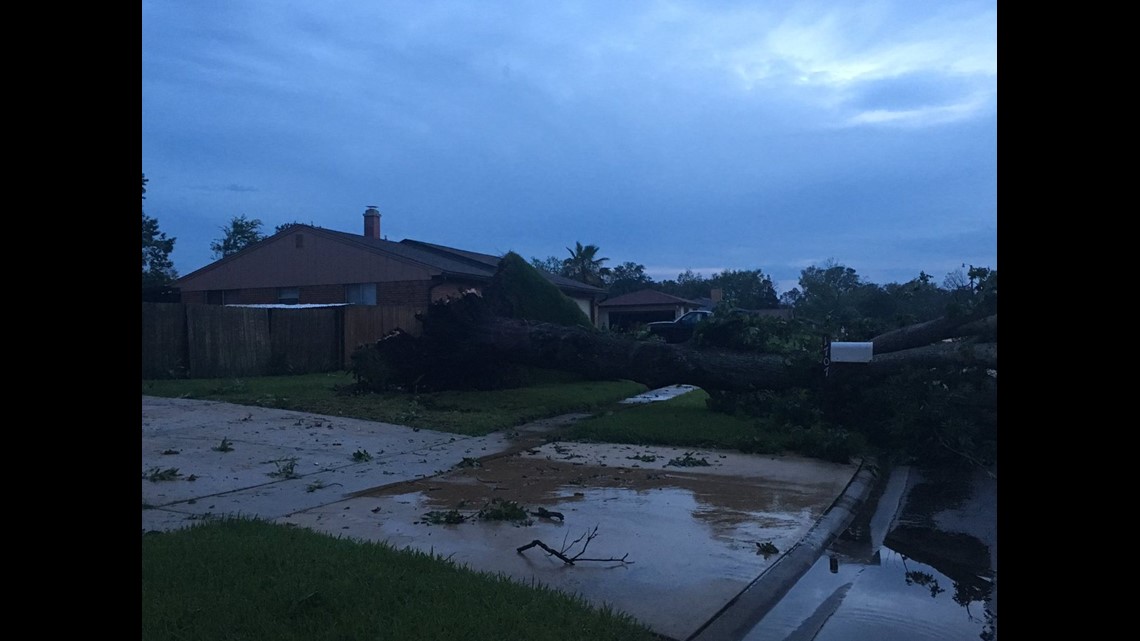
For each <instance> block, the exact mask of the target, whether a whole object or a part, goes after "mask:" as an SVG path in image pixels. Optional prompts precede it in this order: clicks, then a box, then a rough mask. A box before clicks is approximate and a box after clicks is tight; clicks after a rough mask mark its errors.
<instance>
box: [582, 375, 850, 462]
mask: <svg viewBox="0 0 1140 641" xmlns="http://www.w3.org/2000/svg"><path fill="white" fill-rule="evenodd" d="M708 398H709V395H708V393H707V392H705V391H704V390H696V391H693V392H689V393H688V394H683V395H681V396H678V397H677V398H673V399H670V400H668V401H663V402H658V403H648V404H646V405H639V406H636V407H633V408H630V409H627V410H622V411H620V412H603V413H600V414H599V415H597V416H594V417H593V418H589V419H586V420H583V421H578V422H577V423H575V424H574V425H572V426H570V427H569V428H567V429H566V430H565V431H563V432H562V433H561V434H560V437H561V438H563V439H566V440H582V441H601V442H604V443H630V444H634V445H672V446H676V447H693V448H719V449H731V450H740V451H742V452H747V453H756V454H781V453H797V454H802V455H805V456H812V457H817V458H822V459H827V460H832V461H838V462H844V463H846V462H847V461H848V459H849V457H850V456H854V455H858V454H860V453H862V452H863V451H864V450H865V449H866V442H865V440H864V439H863V438H862V436H860V435H857V434H850V433H847V432H844V431H840V430H828V429H823V428H820V427H801V426H789V425H786V424H781V423H778V422H775V421H772V420H763V419H759V418H755V417H742V416H732V415H728V414H721V413H717V412H713V411H711V410H709V409H708V407H707V406H706V404H705V402H706V401H707V400H708Z"/></svg>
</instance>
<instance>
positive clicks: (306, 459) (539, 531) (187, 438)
mask: <svg viewBox="0 0 1140 641" xmlns="http://www.w3.org/2000/svg"><path fill="white" fill-rule="evenodd" d="M688 389H689V388H683V387H674V388H665V389H663V390H655V391H653V392H650V393H647V394H645V395H641V396H640V397H638V398H635V399H630V401H631V402H653V401H655V400H664V399H667V398H671V397H672V396H675V395H676V394H679V393H683V392H684V391H688ZM584 417H585V415H566V416H561V417H557V418H554V419H549V420H544V421H537V422H535V423H531V424H528V425H525V426H522V427H519V428H516V429H514V430H510V431H507V432H500V433H496V434H491V435H488V436H483V437H463V436H459V435H455V434H449V433H445V432H435V431H432V430H427V429H413V428H409V427H404V426H399V425H392V424H387V423H378V422H372V421H363V420H358V419H346V418H339V417H329V416H321V415H315V414H308V413H304V412H293V411H286V410H273V409H266V408H258V407H246V406H240V405H231V404H227V403H218V402H212V401H194V400H186V399H169V398H156V397H148V396H144V397H143V399H142V432H143V438H142V470H143V479H142V495H143V510H142V527H143V531H144V532H146V531H167V530H171V529H175V528H180V527H185V526H187V525H192V524H194V523H198V522H201V521H202V520H204V519H208V518H211V517H219V516H223V515H235V514H236V515H244V516H256V517H259V518H263V519H266V520H271V521H275V522H278V523H284V524H293V525H296V526H302V527H307V528H311V529H314V530H316V531H320V532H325V533H327V534H330V535H333V536H346V537H351V538H354V539H359V540H366V541H378V542H380V541H382V542H386V543H388V544H390V545H393V546H395V547H398V548H411V549H416V550H422V551H425V552H431V553H433V554H436V555H438V556H440V557H444V558H448V559H450V560H452V561H454V562H456V563H458V564H461V565H464V566H467V567H469V568H471V569H473V570H480V571H487V572H491V573H496V574H498V573H501V574H506V575H509V576H511V577H513V578H515V579H517V580H519V581H521V582H525V583H531V582H538V583H543V584H547V585H549V586H552V587H555V588H558V589H560V590H563V591H566V592H570V593H577V594H579V595H581V596H582V597H583V598H585V599H587V600H588V601H590V602H592V603H594V604H595V605H599V606H601V605H608V606H611V607H614V608H616V609H619V610H622V611H625V612H627V613H629V614H631V615H633V616H635V617H637V618H638V619H640V620H641V621H643V622H645V623H646V624H647V625H649V626H650V627H651V628H653V629H654V630H655V631H657V632H658V633H660V634H663V635H665V636H667V637H670V638H674V639H687V638H689V637H692V636H694V635H696V634H697V633H698V632H700V634H701V638H717V636H718V635H720V636H721V637H723V638H729V636H731V635H730V634H729V633H724V634H721V633H720V632H717V631H718V630H720V629H724V630H730V629H731V628H732V626H731V625H728V624H726V621H729V620H730V619H731V618H732V616H733V614H734V612H738V611H739V610H740V609H741V608H738V607H735V606H733V607H728V606H729V604H730V603H742V604H744V603H746V602H748V601H749V596H748V595H754V594H757V593H774V592H778V591H779V590H782V589H786V587H787V586H788V585H790V583H788V581H789V580H791V581H792V582H794V577H793V578H791V579H789V577H791V575H792V574H794V572H793V570H794V568H792V567H791V566H792V565H795V564H796V563H802V562H803V558H802V557H805V556H810V555H812V554H818V550H821V549H822V548H823V546H825V545H826V543H827V542H828V541H829V540H830V538H831V537H832V536H834V534H835V533H836V532H837V531H838V530H841V529H842V528H843V527H845V523H846V521H847V517H848V516H849V515H850V513H851V512H852V511H853V509H854V508H855V507H856V504H857V503H858V502H859V501H861V500H862V496H864V495H865V490H866V488H865V487H864V486H863V484H860V483H852V481H853V479H856V478H857V472H858V471H859V466H858V465H840V464H833V463H826V462H821V461H816V460H812V459H804V458H799V457H771V456H757V455H745V454H740V453H738V452H718V451H715V450H686V449H679V448H667V447H640V446H632V445H610V444H583V443H568V442H566V443H564V442H558V441H556V440H555V441H552V440H551V438H552V436H553V435H554V434H555V433H556V432H557V430H559V429H560V428H562V427H565V426H566V425H569V424H571V423H572V422H574V421H575V420H579V419H581V418H584ZM223 440H224V441H225V446H224V447H223ZM354 455H355V457H354ZM852 488H857V489H856V491H855V492H854V495H852ZM845 492H847V493H846V494H845ZM507 501H512V502H515V503H517V504H518V505H522V506H525V507H526V509H527V510H528V512H529V518H528V522H523V523H517V522H516V523H512V522H495V521H486V520H480V519H478V518H475V517H476V514H477V513H478V510H479V509H480V508H481V507H484V506H490V505H494V504H496V503H501V502H507ZM451 511H454V514H457V515H459V516H460V517H462V518H463V522H461V523H455V524H450V525H444V524H433V523H432V521H433V519H432V518H430V517H429V516H428V515H429V514H431V513H433V512H434V513H436V514H437V515H442V514H444V513H447V512H451ZM555 514H557V516H552V515H555ZM559 517H561V518H559ZM576 539H580V541H579V542H578V543H577V544H572V542H573V541H575V540H576ZM532 541H540V542H542V543H543V545H545V546H547V547H549V548H552V549H555V550H559V551H564V552H565V556H567V557H573V556H574V555H575V554H577V555H579V559H580V560H578V561H576V562H575V563H574V564H573V565H570V564H567V563H565V562H564V561H562V560H560V559H559V558H557V557H556V556H554V555H550V554H548V553H546V552H545V551H544V550H543V549H541V547H532V548H530V549H528V550H525V551H523V552H518V551H517V549H518V548H519V547H522V546H524V545H526V544H529V543H531V542H532ZM586 543H588V549H585V550H583V549H582V548H583V545H584V544H586ZM769 545H770V546H773V547H774V548H775V549H776V550H777V552H776V553H772V552H771V548H770V547H768V546H769ZM766 552H767V553H766ZM584 559H598V560H590V561H587V560H584ZM797 559H798V560H797ZM812 560H813V561H814V556H812ZM809 565H810V563H809ZM768 576H770V577H773V578H772V580H773V581H776V580H778V581H780V585H772V586H768V587H766V588H765V589H757V585H758V584H759V583H762V582H763V580H764V577H768ZM796 576H798V575H796ZM785 584H787V585H785ZM734 608H735V609H734ZM710 622H712V623H715V624H716V625H709V624H710ZM710 635H711V636H710Z"/></svg>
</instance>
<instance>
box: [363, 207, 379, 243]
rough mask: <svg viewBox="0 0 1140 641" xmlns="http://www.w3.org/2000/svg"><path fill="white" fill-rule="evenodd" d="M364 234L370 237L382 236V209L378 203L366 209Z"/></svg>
mask: <svg viewBox="0 0 1140 641" xmlns="http://www.w3.org/2000/svg"><path fill="white" fill-rule="evenodd" d="M364 235H365V236H366V237H368V238H379V237H380V210H379V209H376V205H369V206H368V209H365V210H364Z"/></svg>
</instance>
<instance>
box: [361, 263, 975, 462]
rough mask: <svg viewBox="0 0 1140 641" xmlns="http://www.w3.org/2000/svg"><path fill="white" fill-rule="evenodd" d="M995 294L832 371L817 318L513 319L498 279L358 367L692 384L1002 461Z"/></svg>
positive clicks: (439, 306) (420, 382)
mask: <svg viewBox="0 0 1140 641" xmlns="http://www.w3.org/2000/svg"><path fill="white" fill-rule="evenodd" d="M506 260H507V259H504V262H506ZM515 267H517V266H515ZM523 271H524V272H525V270H523ZM995 287H996V285H995ZM994 291H996V290H994ZM986 294H987V295H986V296H978V300H979V301H984V304H978V305H976V306H974V307H973V308H971V307H968V306H962V305H959V306H957V307H956V308H955V310H954V313H952V314H948V315H946V316H944V317H941V318H936V319H933V320H928V321H925V322H921V323H916V324H913V325H910V326H907V327H902V328H898V329H894V330H891V331H888V332H885V333H883V334H881V335H879V336H875V337H873V338H870V339H869V340H870V342H871V343H872V345H873V351H874V356H873V358H872V360H871V361H870V362H869V363H858V364H856V363H832V364H831V365H830V367H828V368H827V370H826V373H825V368H824V356H825V354H824V353H823V346H824V344H825V342H826V341H825V338H828V337H825V336H824V334H823V333H822V332H821V331H818V330H816V329H814V326H813V325H812V324H811V323H809V322H803V321H799V320H787V319H776V318H749V317H743V318H742V317H740V316H739V315H731V314H723V315H721V314H716V315H714V317H713V320H711V321H706V323H703V324H702V326H701V327H699V328H698V329H697V331H696V333H695V335H694V338H693V339H691V340H690V341H688V342H686V343H681V344H668V343H664V342H662V341H659V340H644V339H642V340H638V339H637V338H635V337H634V336H631V335H628V334H616V333H609V332H604V331H599V330H596V329H594V328H592V327H589V326H585V325H584V324H582V323H580V322H577V321H575V322H574V323H569V322H566V323H563V322H550V321H549V320H548V318H550V316H549V315H548V316H545V317H544V316H543V315H542V314H541V313H533V315H531V317H529V318H528V317H523V318H519V317H512V315H517V314H518V313H519V310H520V309H521V308H522V305H521V304H520V302H519V301H522V300H525V299H526V297H525V292H523V293H520V292H518V291H517V289H516V290H512V297H511V298H510V300H507V299H506V297H505V296H503V295H502V294H500V293H497V290H496V287H495V285H492V287H490V288H488V291H486V292H484V296H478V295H475V294H468V295H466V296H464V297H462V298H458V299H450V300H447V301H441V302H437V303H435V304H433V305H431V306H430V307H429V309H428V311H427V312H426V313H424V314H422V315H420V316H419V317H418V318H419V320H420V322H421V324H422V334H421V336H420V337H413V336H411V335H410V334H406V333H402V332H397V333H394V334H391V335H389V336H387V337H385V338H384V339H382V340H380V341H379V342H377V343H376V345H374V346H371V347H368V348H362V349H360V350H358V351H357V353H356V354H354V356H353V362H354V366H353V373H354V374H355V375H356V378H357V381H358V386H359V387H360V388H362V389H367V390H373V391H380V390H391V389H403V390H407V391H416V392H424V391H435V390H442V389H456V388H467V389H471V388H475V389H490V388H495V387H511V386H517V385H521V384H525V378H526V377H525V373H521V374H520V373H518V371H519V370H521V369H523V368H525V367H528V366H529V367H537V368H544V369H557V370H563V371H568V372H574V373H577V374H579V375H582V376H585V377H588V378H593V379H610V380H613V379H628V380H632V381H636V382H640V383H643V384H645V385H646V386H648V387H650V388H659V387H664V386H668V385H674V384H688V385H694V386H696V387H700V388H702V389H704V390H705V391H706V392H708V393H709V395H710V398H709V401H708V403H709V407H710V409H713V410H714V411H722V412H729V413H736V414H744V415H748V416H764V415H765V413H767V414H772V413H773V411H774V408H775V409H776V410H780V411H777V413H778V414H779V417H778V419H774V420H776V424H777V428H778V429H811V430H824V431H825V432H829V433H830V432H832V431H834V432H837V433H839V435H840V437H839V440H842V433H843V432H844V431H845V430H857V431H859V432H862V433H864V434H867V435H868V436H869V437H870V438H871V439H872V440H873V441H877V442H878V443H896V444H897V443H899V442H904V443H906V445H905V449H910V450H914V449H916V448H917V449H923V450H924V451H926V452H935V451H941V452H947V451H949V452H954V453H955V454H958V455H960V457H966V458H970V457H978V456H979V455H978V452H980V451H983V450H984V451H985V452H987V454H985V455H983V456H981V458H989V456H988V452H992V450H993V447H992V444H993V442H994V440H995V439H996V410H995V408H996V398H997V380H996V370H997V315H996V311H995V308H996V295H990V294H993V292H986ZM504 301H505V302H504ZM781 395H783V396H782V397H781ZM789 408H790V410H791V411H783V410H788V409H789ZM805 410H806V411H805ZM789 416H794V418H788V417H789ZM804 417H807V418H804ZM828 438H830V437H828ZM838 456H839V458H842V454H840V455H838Z"/></svg>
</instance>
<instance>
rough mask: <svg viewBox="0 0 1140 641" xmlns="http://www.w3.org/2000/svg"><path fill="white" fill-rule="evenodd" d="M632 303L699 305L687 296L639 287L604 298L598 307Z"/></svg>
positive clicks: (624, 305)
mask: <svg viewBox="0 0 1140 641" xmlns="http://www.w3.org/2000/svg"><path fill="white" fill-rule="evenodd" d="M634 305H692V306H699V305H700V303H698V302H697V301H694V300H689V299H687V298H681V297H679V296H673V295H671V294H666V293H665V292H659V291H657V290H655V289H639V290H637V291H636V292H630V293H628V294H622V295H621V296H615V297H613V298H609V299H606V300H605V301H604V302H603V303H601V304H600V305H599V307H629V306H634Z"/></svg>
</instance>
